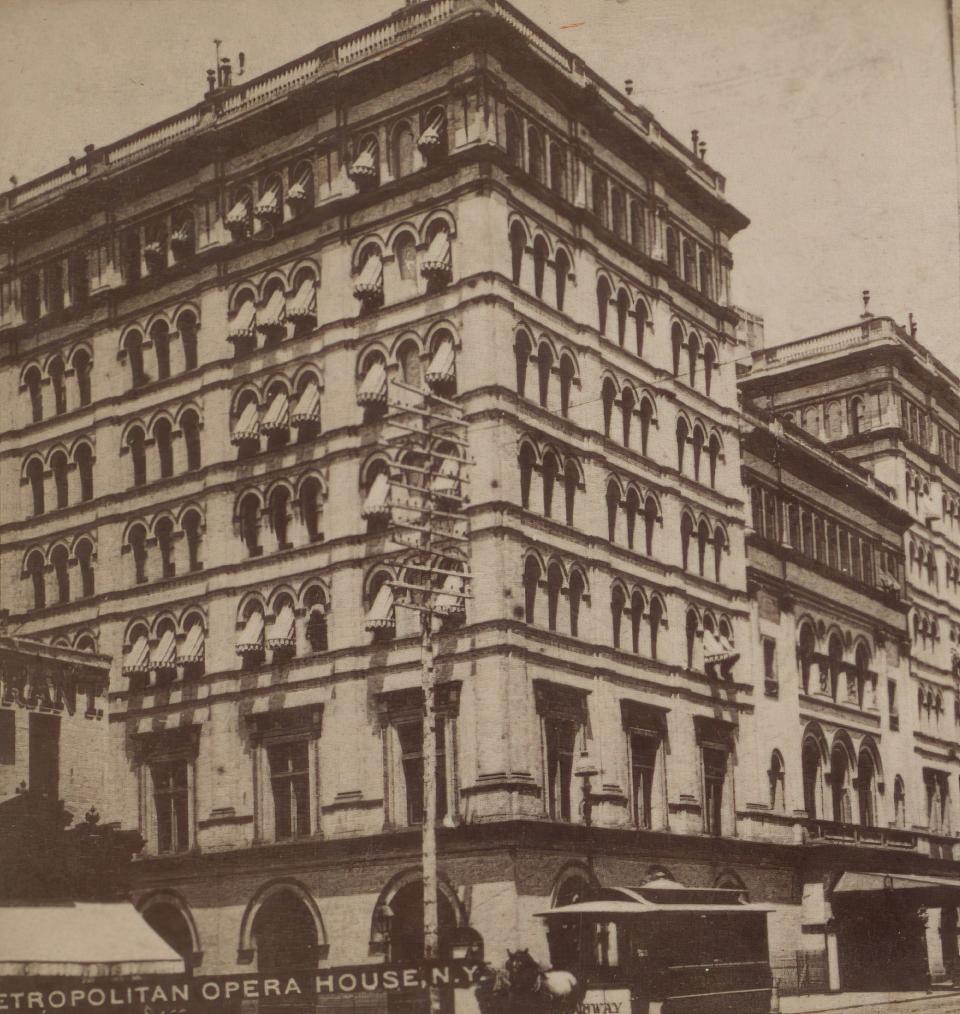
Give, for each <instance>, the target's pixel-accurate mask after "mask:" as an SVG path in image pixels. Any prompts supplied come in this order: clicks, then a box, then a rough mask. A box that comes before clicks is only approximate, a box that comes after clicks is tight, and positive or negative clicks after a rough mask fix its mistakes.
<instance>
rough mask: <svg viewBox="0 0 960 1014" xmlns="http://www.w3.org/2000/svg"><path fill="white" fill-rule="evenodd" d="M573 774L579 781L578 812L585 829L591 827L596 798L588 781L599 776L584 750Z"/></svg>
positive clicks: (597, 770)
mask: <svg viewBox="0 0 960 1014" xmlns="http://www.w3.org/2000/svg"><path fill="white" fill-rule="evenodd" d="M574 774H575V775H576V776H577V778H579V779H580V781H581V786H580V793H581V796H582V799H581V802H580V812H581V813H582V814H583V823H584V826H585V827H591V826H592V825H593V803H594V800H595V799H596V798H597V797H596V796H594V794H593V790H592V788H591V785H590V780H591V779H592V778H594V777H595V776H596V775H598V774H600V771H599V769H598V768H597V766H596V764H594V763H593V760H592V758H591V757H590V755H589V753H587V751H586V750H582V751H581V753H580V763H579V764H577V768H576V771H575V772H574Z"/></svg>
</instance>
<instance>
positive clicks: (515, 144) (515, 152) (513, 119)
mask: <svg viewBox="0 0 960 1014" xmlns="http://www.w3.org/2000/svg"><path fill="white" fill-rule="evenodd" d="M504 122H505V127H506V141H507V158H508V159H509V160H510V161H511V162H512V163H513V164H514V165H515V166H516V167H517V168H518V169H522V168H523V131H522V130H521V128H520V120H519V119H518V118H517V115H516V113H514V112H513V111H512V110H510V109H508V110H507V112H506V115H505V116H504Z"/></svg>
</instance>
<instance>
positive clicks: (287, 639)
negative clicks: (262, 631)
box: [267, 606, 297, 650]
mask: <svg viewBox="0 0 960 1014" xmlns="http://www.w3.org/2000/svg"><path fill="white" fill-rule="evenodd" d="M296 644H297V637H296V631H295V629H294V615H293V610H292V609H291V608H290V606H284V607H283V608H282V609H281V610H280V612H279V613H277V618H276V619H275V620H274V621H273V623H272V624H271V625H270V630H269V631H268V632H267V647H268V648H272V649H274V650H275V649H277V648H294V647H296Z"/></svg>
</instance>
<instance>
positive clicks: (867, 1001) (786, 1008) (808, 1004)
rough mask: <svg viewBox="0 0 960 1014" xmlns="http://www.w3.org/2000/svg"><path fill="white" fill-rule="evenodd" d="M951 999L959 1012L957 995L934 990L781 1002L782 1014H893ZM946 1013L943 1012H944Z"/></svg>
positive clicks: (823, 996)
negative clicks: (868, 1010) (862, 1013)
mask: <svg viewBox="0 0 960 1014" xmlns="http://www.w3.org/2000/svg"><path fill="white" fill-rule="evenodd" d="M947 997H953V998H954V1001H955V1002H956V1009H957V1010H960V991H957V990H950V989H946V990H942V989H937V990H934V991H933V992H930V993H926V992H912V993H812V994H810V995H808V996H783V997H781V998H780V1011H781V1014H818V1012H819V1011H845V1010H856V1008H857V1007H889V1008H890V1010H891V1014H896V1010H897V1005H898V1004H902V1003H908V1002H909V1001H911V1000H913V1001H924V1000H930V1001H936V1000H943V999H946V998H947ZM944 1009H946V1008H944Z"/></svg>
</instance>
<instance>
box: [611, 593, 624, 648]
mask: <svg viewBox="0 0 960 1014" xmlns="http://www.w3.org/2000/svg"><path fill="white" fill-rule="evenodd" d="M626 609H627V597H626V595H625V594H624V591H623V588H621V587H620V585H618V584H615V585H614V586H613V591H612V592H611V593H610V620H611V623H612V628H613V646H614V648H619V647H620V627H621V624H622V623H623V614H624V613H625V612H626Z"/></svg>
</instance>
